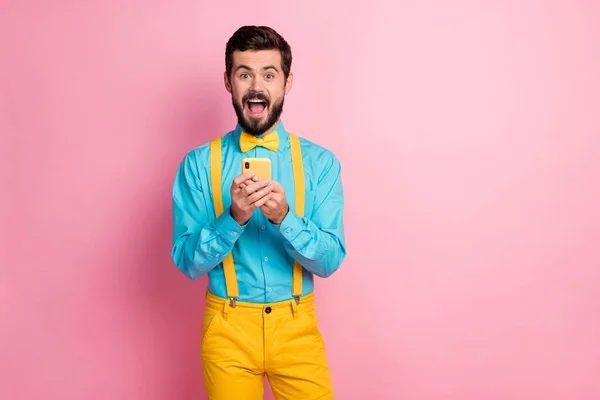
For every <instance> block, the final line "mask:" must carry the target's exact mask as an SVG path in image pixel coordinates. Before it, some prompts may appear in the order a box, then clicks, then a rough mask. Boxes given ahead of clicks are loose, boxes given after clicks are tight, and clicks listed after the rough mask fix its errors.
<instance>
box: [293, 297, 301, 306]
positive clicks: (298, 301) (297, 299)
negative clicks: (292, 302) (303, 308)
mask: <svg viewBox="0 0 600 400" xmlns="http://www.w3.org/2000/svg"><path fill="white" fill-rule="evenodd" d="M294 299H296V305H298V304H300V296H294Z"/></svg>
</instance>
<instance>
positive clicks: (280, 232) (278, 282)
mask: <svg viewBox="0 0 600 400" xmlns="http://www.w3.org/2000/svg"><path fill="white" fill-rule="evenodd" d="M274 130H276V131H277V133H278V135H279V140H280V141H279V148H278V150H277V151H271V150H269V149H266V148H264V147H262V146H257V147H255V148H254V149H252V150H250V151H248V152H246V153H242V151H241V150H240V145H239V139H240V135H241V133H242V128H241V127H240V126H239V125H237V126H236V129H235V130H233V131H231V132H228V133H227V134H226V135H225V136H223V138H222V141H221V146H222V157H223V173H222V184H221V187H222V193H223V206H224V212H223V213H222V214H221V215H220V216H219V217H218V218H216V217H215V209H214V205H213V199H212V194H211V180H210V143H206V144H204V145H202V146H200V147H197V148H195V149H193V150H191V151H189V152H188V153H187V154H186V155H185V156H184V157H183V160H182V161H181V163H180V165H179V168H178V170H177V174H176V176H175V180H174V184H173V193H172V195H173V247H172V251H171V257H172V259H173V262H174V263H175V265H176V266H177V268H178V269H179V270H180V271H181V272H182V273H184V274H185V275H186V276H187V277H188V278H190V279H197V278H200V277H202V276H204V275H208V290H209V291H210V292H211V293H213V294H215V295H217V296H220V297H223V298H227V290H226V287H225V276H224V273H223V264H222V261H223V259H224V258H225V256H226V255H227V254H228V253H229V252H231V251H232V252H233V262H234V264H235V270H236V274H237V279H238V287H239V298H238V301H246V302H252V303H270V302H276V301H282V300H288V299H292V298H293V296H292V271H293V262H294V259H295V260H297V261H298V262H299V263H300V264H301V265H302V266H303V267H304V268H303V277H302V291H303V295H306V294H307V293H309V292H312V291H313V290H314V275H317V276H319V277H329V276H330V275H331V274H333V273H334V272H335V271H336V270H337V269H338V268H339V267H340V265H341V263H342V261H343V259H344V257H345V255H346V248H345V243H344V225H343V219H342V213H343V208H344V196H343V190H342V181H341V177H340V171H341V165H340V162H339V160H338V159H337V158H336V157H335V156H334V154H333V153H332V152H331V151H329V150H327V149H325V148H323V147H321V146H319V145H317V144H315V143H313V142H311V141H309V140H306V139H304V138H302V137H300V146H301V149H302V162H303V166H304V176H305V209H304V218H300V216H299V215H298V214H296V212H295V211H294V210H295V193H294V176H293V171H292V159H291V152H290V138H289V133H288V132H287V131H286V130H285V128H284V126H283V123H282V122H280V123H279V124H278V125H277V126H276V128H275V129H274ZM244 157H265V158H269V159H270V160H271V165H272V179H273V180H276V181H277V182H279V183H280V184H281V185H282V186H283V188H284V189H285V192H286V199H287V202H288V204H289V207H290V211H289V212H288V214H287V216H286V217H285V219H284V220H283V221H282V223H281V224H279V225H277V224H273V223H271V222H270V221H269V220H268V219H267V218H266V217H265V216H264V215H263V214H262V212H261V211H260V209H257V210H255V211H254V213H253V215H252V217H251V218H250V220H249V221H248V222H247V223H246V224H245V225H243V226H240V225H239V224H238V223H237V222H236V221H235V220H234V219H233V218H232V217H231V214H230V204H231V195H230V187H231V183H232V181H233V179H234V178H235V177H236V176H238V175H240V174H241V168H242V159H243V158H244Z"/></svg>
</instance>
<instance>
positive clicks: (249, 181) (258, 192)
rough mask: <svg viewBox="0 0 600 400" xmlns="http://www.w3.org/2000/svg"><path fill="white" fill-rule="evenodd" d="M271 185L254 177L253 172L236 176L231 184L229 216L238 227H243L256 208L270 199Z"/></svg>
mask: <svg viewBox="0 0 600 400" xmlns="http://www.w3.org/2000/svg"><path fill="white" fill-rule="evenodd" d="M272 190H273V185H272V184H271V182H269V181H268V180H263V179H260V178H258V177H256V176H254V173H253V172H247V173H245V174H242V175H239V176H237V177H236V178H235V179H234V180H233V183H232V184H231V189H230V192H231V209H230V210H231V216H232V217H233V219H235V221H236V222H237V223H238V224H240V225H245V224H246V222H248V220H249V219H250V217H251V216H252V213H253V212H254V210H256V209H257V208H259V207H261V206H263V205H264V204H265V203H266V202H267V201H268V200H269V199H270V198H271V194H272V193H271V192H272Z"/></svg>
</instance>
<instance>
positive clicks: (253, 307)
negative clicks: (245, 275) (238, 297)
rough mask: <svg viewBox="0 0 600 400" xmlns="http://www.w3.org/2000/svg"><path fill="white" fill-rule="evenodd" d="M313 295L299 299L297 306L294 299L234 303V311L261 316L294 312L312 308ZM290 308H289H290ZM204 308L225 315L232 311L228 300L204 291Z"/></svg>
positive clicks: (309, 294)
mask: <svg viewBox="0 0 600 400" xmlns="http://www.w3.org/2000/svg"><path fill="white" fill-rule="evenodd" d="M314 297H315V296H314V293H313V292H310V293H308V294H307V295H305V296H302V297H300V302H299V304H296V300H295V299H290V300H283V301H277V302H272V303H249V302H244V301H236V303H235V310H236V312H243V313H244V314H254V313H256V314H262V313H264V312H268V313H270V312H275V311H280V310H285V309H287V310H292V311H295V310H296V308H297V307H310V308H313V307H314ZM290 306H291V308H290ZM206 307H210V308H213V309H215V310H224V311H225V312H226V313H228V312H231V311H232V310H233V309H232V308H231V307H230V301H229V299H224V298H222V297H219V296H216V295H215V294H213V293H211V292H210V291H208V290H207V291H206Z"/></svg>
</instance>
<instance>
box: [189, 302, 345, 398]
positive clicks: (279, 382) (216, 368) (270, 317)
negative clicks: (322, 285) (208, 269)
mask: <svg viewBox="0 0 600 400" xmlns="http://www.w3.org/2000/svg"><path fill="white" fill-rule="evenodd" d="M200 353H201V357H202V365H203V377H204V384H205V387H206V391H207V394H208V398H209V399H210V400H246V399H248V400H250V399H252V400H261V399H262V398H263V392H264V376H265V374H266V376H267V378H268V379H269V384H270V386H271V389H272V390H273V395H274V396H275V398H276V399H277V400H284V399H285V400H301V399H319V400H329V399H333V398H334V397H333V388H332V382H331V375H330V372H329V367H328V363H327V357H326V354H325V345H324V342H323V338H322V336H321V333H320V332H319V329H318V322H317V316H316V310H315V306H314V297H313V295H312V294H310V295H307V296H305V297H302V298H301V299H300V303H299V304H296V301H295V300H291V301H283V302H278V303H270V304H253V303H244V302H237V304H236V307H235V308H233V307H231V306H230V304H229V301H228V300H225V299H221V298H219V297H216V296H214V295H213V294H212V293H210V292H207V294H206V308H205V312H204V321H203V325H202V342H201V350H200Z"/></svg>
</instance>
